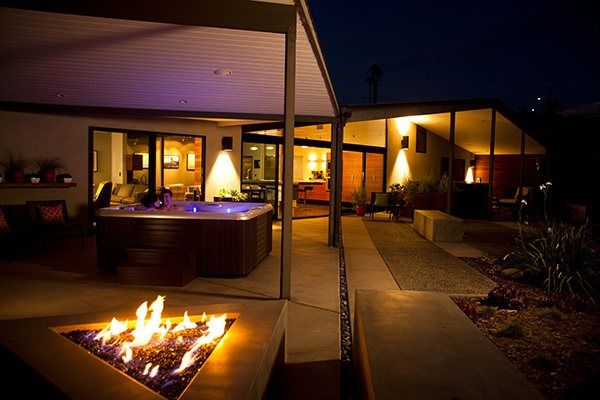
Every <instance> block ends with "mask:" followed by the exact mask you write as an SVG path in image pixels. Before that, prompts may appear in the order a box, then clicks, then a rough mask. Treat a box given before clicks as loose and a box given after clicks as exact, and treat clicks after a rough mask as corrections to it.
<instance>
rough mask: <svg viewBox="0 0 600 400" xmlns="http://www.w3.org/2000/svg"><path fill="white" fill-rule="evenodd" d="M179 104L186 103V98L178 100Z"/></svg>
mask: <svg viewBox="0 0 600 400" xmlns="http://www.w3.org/2000/svg"><path fill="white" fill-rule="evenodd" d="M179 102H180V103H181V104H187V100H179Z"/></svg>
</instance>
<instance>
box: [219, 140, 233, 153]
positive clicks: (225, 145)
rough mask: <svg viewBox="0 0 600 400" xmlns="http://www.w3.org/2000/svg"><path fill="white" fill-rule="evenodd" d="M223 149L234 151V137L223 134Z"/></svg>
mask: <svg viewBox="0 0 600 400" xmlns="http://www.w3.org/2000/svg"><path fill="white" fill-rule="evenodd" d="M221 145H222V150H223V151H233V137H231V136H223V140H222V141H221Z"/></svg>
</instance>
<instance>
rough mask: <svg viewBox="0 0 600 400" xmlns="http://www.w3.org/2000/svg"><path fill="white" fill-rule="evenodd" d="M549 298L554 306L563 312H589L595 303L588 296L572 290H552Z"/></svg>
mask: <svg viewBox="0 0 600 400" xmlns="http://www.w3.org/2000/svg"><path fill="white" fill-rule="evenodd" d="M549 298H550V302H551V303H552V305H553V306H554V307H556V308H557V309H559V310H561V311H564V312H576V311H580V312H589V311H592V309H593V308H594V305H595V304H594V302H593V301H592V299H590V298H589V297H587V296H585V295H582V294H580V293H574V292H553V293H551V294H550V296H549Z"/></svg>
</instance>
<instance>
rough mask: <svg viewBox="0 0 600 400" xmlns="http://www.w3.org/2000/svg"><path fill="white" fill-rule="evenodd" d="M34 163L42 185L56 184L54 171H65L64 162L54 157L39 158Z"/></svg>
mask: <svg viewBox="0 0 600 400" xmlns="http://www.w3.org/2000/svg"><path fill="white" fill-rule="evenodd" d="M34 163H35V165H36V166H37V167H38V170H39V173H40V174H41V176H42V182H44V183H54V182H56V171H57V170H60V169H65V163H64V161H63V160H61V159H60V158H56V157H41V158H38V159H36V160H35V161H34Z"/></svg>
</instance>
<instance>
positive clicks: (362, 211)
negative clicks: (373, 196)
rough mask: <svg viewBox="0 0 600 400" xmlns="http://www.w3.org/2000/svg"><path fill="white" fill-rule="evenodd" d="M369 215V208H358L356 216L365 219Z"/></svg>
mask: <svg viewBox="0 0 600 400" xmlns="http://www.w3.org/2000/svg"><path fill="white" fill-rule="evenodd" d="M366 213H367V206H356V215H357V216H359V217H364V216H365V214H366Z"/></svg>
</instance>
